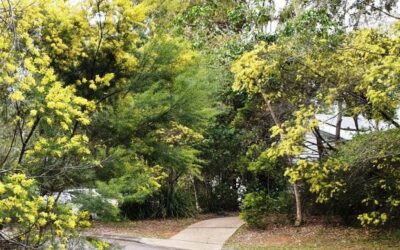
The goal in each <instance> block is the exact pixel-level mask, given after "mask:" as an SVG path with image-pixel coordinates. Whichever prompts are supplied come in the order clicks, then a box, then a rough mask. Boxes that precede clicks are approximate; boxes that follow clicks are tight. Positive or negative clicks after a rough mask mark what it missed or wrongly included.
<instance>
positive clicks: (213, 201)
mask: <svg viewBox="0 0 400 250" xmlns="http://www.w3.org/2000/svg"><path fill="white" fill-rule="evenodd" d="M199 186H200V185H199ZM200 187H201V186H200ZM210 189H211V188H210ZM198 190H199V191H201V192H199V193H198V195H199V203H200V207H201V209H202V211H203V212H213V213H214V212H223V211H225V212H230V211H238V210H239V201H238V193H237V189H236V188H232V186H231V185H229V184H228V183H220V184H219V185H217V186H216V187H214V188H212V190H206V189H205V188H203V189H201V188H199V189H198Z"/></svg>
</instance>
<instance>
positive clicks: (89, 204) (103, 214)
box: [72, 193, 121, 222]
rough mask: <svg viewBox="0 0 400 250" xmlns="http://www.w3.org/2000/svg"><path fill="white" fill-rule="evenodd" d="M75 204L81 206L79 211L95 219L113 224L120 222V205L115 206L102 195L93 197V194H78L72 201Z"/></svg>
mask: <svg viewBox="0 0 400 250" xmlns="http://www.w3.org/2000/svg"><path fill="white" fill-rule="evenodd" d="M72 202H73V203H74V204H77V205H79V209H80V210H82V211H87V212H88V213H90V214H91V215H92V218H93V219H96V220H100V221H105V222H111V221H119V220H120V219H121V217H120V214H119V213H120V211H119V208H118V205H114V204H112V203H110V201H108V200H107V198H105V197H103V196H101V195H98V196H97V195H93V194H91V193H81V194H76V197H75V198H74V199H73V200H72Z"/></svg>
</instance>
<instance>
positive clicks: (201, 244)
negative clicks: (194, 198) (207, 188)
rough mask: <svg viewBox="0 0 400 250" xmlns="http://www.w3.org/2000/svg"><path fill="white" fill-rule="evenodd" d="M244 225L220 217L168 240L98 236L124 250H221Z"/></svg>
mask: <svg viewBox="0 0 400 250" xmlns="http://www.w3.org/2000/svg"><path fill="white" fill-rule="evenodd" d="M243 224H244V222H243V221H242V220H241V219H240V218H239V217H237V216H235V217H222V218H215V219H209V220H204V221H200V222H197V223H195V224H192V225H190V226H189V227H187V228H186V229H184V230H182V231H180V232H179V233H178V234H176V235H174V236H172V237H171V238H170V239H152V238H130V237H118V236H111V235H109V236H108V237H107V235H98V236H99V237H100V238H105V239H110V240H113V241H114V242H117V243H118V244H119V245H120V246H122V247H124V248H125V249H127V250H128V249H149V250H150V249H154V250H156V249H159V250H162V249H175V250H179V249H181V250H182V249H185V250H221V249H222V247H223V245H224V243H225V241H227V240H228V239H229V237H231V236H232V235H233V234H234V233H235V231H236V230H237V229H238V228H239V227H240V226H242V225H243Z"/></svg>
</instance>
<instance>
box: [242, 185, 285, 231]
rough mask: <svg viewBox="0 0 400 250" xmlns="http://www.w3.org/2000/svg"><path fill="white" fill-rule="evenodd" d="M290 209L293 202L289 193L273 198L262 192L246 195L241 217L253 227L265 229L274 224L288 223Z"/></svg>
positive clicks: (282, 193)
mask: <svg viewBox="0 0 400 250" xmlns="http://www.w3.org/2000/svg"><path fill="white" fill-rule="evenodd" d="M290 209H291V202H290V200H289V195H288V194H287V193H285V192H281V193H279V194H278V196H271V195H268V194H267V193H266V192H264V191H260V192H254V193H248V194H246V196H245V198H244V200H243V205H242V210H241V213H240V217H241V218H242V219H243V220H245V221H246V222H247V223H248V224H249V226H251V227H255V228H263V229H265V228H266V227H268V226H271V224H274V223H278V224H281V223H283V222H287V220H288V219H287V217H286V216H287V214H288V213H289V212H290ZM274 220H275V221H274Z"/></svg>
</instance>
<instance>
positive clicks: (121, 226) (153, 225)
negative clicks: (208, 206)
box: [88, 214, 218, 239]
mask: <svg viewBox="0 0 400 250" xmlns="http://www.w3.org/2000/svg"><path fill="white" fill-rule="evenodd" d="M215 217H218V215H215V214H200V215H198V216H196V217H193V218H181V219H155V220H140V221H123V222H112V223H104V222H93V223H92V227H91V228H90V229H89V230H88V233H90V234H110V235H122V236H131V237H149V238H159V239H167V238H170V237H171V236H173V235H175V234H177V233H178V232H179V231H181V230H183V229H184V228H186V227H188V226H189V225H191V224H193V223H196V222H198V221H201V220H206V219H211V218H215Z"/></svg>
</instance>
